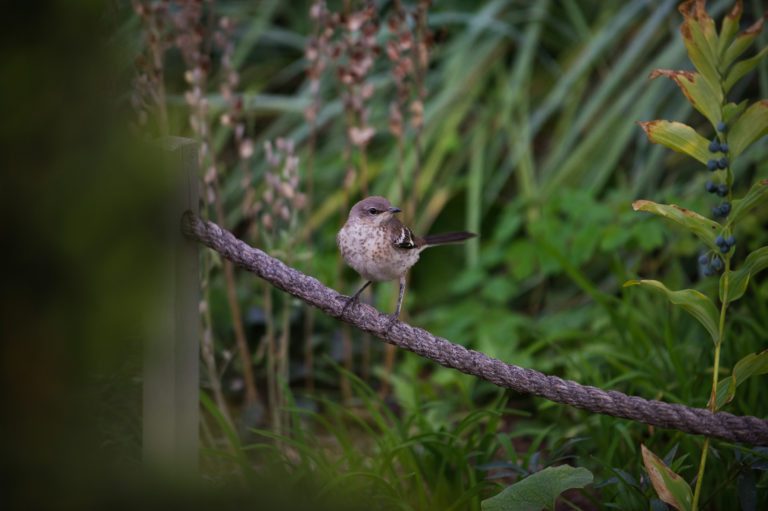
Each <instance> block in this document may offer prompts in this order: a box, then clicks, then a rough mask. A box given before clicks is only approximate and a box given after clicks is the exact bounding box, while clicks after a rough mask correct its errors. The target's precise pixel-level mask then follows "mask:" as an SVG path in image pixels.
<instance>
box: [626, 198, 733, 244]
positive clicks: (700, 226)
mask: <svg viewBox="0 0 768 511" xmlns="http://www.w3.org/2000/svg"><path fill="white" fill-rule="evenodd" d="M632 209H634V210H635V211H648V212H650V213H654V214H656V215H660V216H663V217H664V218H669V219H670V220H672V221H673V222H675V223H678V224H680V225H682V226H683V227H685V228H686V229H688V230H689V231H691V232H692V233H693V234H695V235H696V236H698V237H699V239H701V240H702V241H703V242H704V243H706V244H707V245H709V246H710V247H711V248H712V249H717V245H715V238H716V237H717V232H718V231H719V230H720V224H718V223H717V222H715V221H714V220H710V219H709V218H706V217H703V216H701V215H700V214H698V213H696V212H695V211H691V210H690V209H685V208H681V207H680V206H678V205H676V204H658V203H656V202H653V201H649V200H636V201H635V202H633V203H632Z"/></svg>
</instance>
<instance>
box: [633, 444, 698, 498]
mask: <svg viewBox="0 0 768 511" xmlns="http://www.w3.org/2000/svg"><path fill="white" fill-rule="evenodd" d="M640 450H641V452H642V454H643V464H644V465H645V470H646V471H647V472H648V477H649V478H650V479H651V483H652V484H653V489H654V490H656V493H658V494H659V498H660V499H661V500H662V501H664V502H666V503H667V504H669V505H670V506H672V507H674V508H675V509H679V510H680V511H689V510H690V509H691V506H693V493H692V492H691V487H690V486H688V483H686V482H685V480H683V478H682V477H680V476H679V475H677V474H675V473H674V472H672V470H670V468H669V467H668V466H667V465H666V464H665V463H664V462H663V461H662V460H661V458H659V457H658V456H656V455H655V454H653V453H652V452H651V451H650V450H649V449H648V448H647V447H646V446H645V445H643V444H640Z"/></svg>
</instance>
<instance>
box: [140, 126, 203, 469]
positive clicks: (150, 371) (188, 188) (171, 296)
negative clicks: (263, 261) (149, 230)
mask: <svg viewBox="0 0 768 511" xmlns="http://www.w3.org/2000/svg"><path fill="white" fill-rule="evenodd" d="M159 148H160V150H159V151H158V152H159V153H160V158H161V161H162V163H163V165H162V171H163V172H164V173H166V175H165V176H164V177H170V179H169V181H170V183H171V188H170V189H171V193H170V194H169V198H168V208H167V209H166V214H165V218H163V219H158V221H159V222H162V227H163V234H164V236H166V239H167V245H166V250H165V251H164V254H165V257H166V261H164V263H165V264H164V268H167V272H166V275H165V280H164V281H163V282H161V283H159V285H158V289H160V293H161V296H160V297H159V298H160V299H159V300H158V302H159V303H160V307H158V310H157V311H156V314H155V317H154V320H153V321H152V324H151V325H150V327H149V328H150V331H149V334H148V337H147V341H146V346H145V351H144V403H143V409H144V417H143V423H144V424H143V455H144V461H145V463H146V464H147V466H148V468H150V469H153V470H163V471H168V473H169V474H170V475H174V476H175V475H182V476H183V475H194V474H196V473H197V470H198V440H199V420H200V412H199V372H200V368H199V356H200V355H199V354H200V348H199V333H198V330H199V325H200V321H199V312H198V306H199V305H198V304H199V289H200V286H199V283H198V280H199V276H198V248H197V243H195V242H194V241H190V240H188V239H186V238H185V237H184V236H183V235H182V234H181V230H180V224H181V216H182V214H183V213H184V211H186V210H191V211H192V212H194V213H195V214H197V213H198V163H197V142H196V141H194V140H191V139H187V138H180V137H165V138H163V139H162V140H160V142H159Z"/></svg>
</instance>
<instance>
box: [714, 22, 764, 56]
mask: <svg viewBox="0 0 768 511" xmlns="http://www.w3.org/2000/svg"><path fill="white" fill-rule="evenodd" d="M762 31H763V18H762V16H761V17H760V19H758V20H757V21H756V22H755V23H753V24H752V26H750V27H749V28H747V29H745V30H744V31H743V32H742V33H740V34H739V35H737V36H736V39H734V40H733V42H732V43H731V44H730V45H729V46H728V49H727V50H725V54H723V59H722V65H723V66H725V67H728V66H729V65H731V63H732V62H733V61H734V60H736V58H737V57H738V56H739V55H741V54H742V53H744V50H746V49H747V48H749V45H750V44H752V41H754V40H755V37H757V36H758V35H759V34H760V32H762Z"/></svg>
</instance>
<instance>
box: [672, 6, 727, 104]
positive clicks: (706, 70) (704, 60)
mask: <svg viewBox="0 0 768 511" xmlns="http://www.w3.org/2000/svg"><path fill="white" fill-rule="evenodd" d="M691 6H693V12H691ZM678 9H679V11H680V13H681V14H682V15H683V18H684V20H683V24H682V25H681V26H680V34H681V35H682V36H683V44H685V49H686V51H687V52H688V58H689V59H691V62H692V63H693V65H694V67H695V68H696V69H697V70H698V71H699V72H700V73H701V74H702V76H703V77H704V79H705V80H706V81H707V83H709V85H710V87H711V88H712V89H717V88H719V84H720V80H719V74H718V72H717V60H716V59H715V51H716V49H717V33H716V32H715V26H714V21H713V20H712V18H711V17H710V16H709V15H708V14H707V12H706V11H705V10H704V2H701V1H697V2H693V1H688V2H684V3H682V4H680V6H679V7H678Z"/></svg>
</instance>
